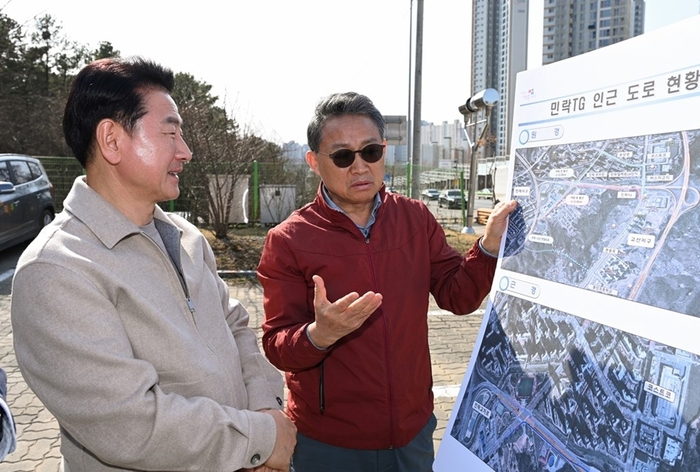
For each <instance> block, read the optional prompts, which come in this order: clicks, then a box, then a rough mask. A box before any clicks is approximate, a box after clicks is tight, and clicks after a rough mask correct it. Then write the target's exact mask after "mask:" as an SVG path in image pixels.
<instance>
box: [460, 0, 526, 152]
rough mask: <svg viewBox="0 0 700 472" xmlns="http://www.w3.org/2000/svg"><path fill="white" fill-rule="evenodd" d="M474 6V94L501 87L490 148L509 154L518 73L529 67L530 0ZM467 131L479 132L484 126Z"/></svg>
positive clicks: (480, 1) (481, 1) (477, 1)
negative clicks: (491, 146)
mask: <svg viewBox="0 0 700 472" xmlns="http://www.w3.org/2000/svg"><path fill="white" fill-rule="evenodd" d="M472 9H473V11H472V18H473V21H474V24H473V27H472V95H474V94H476V93H478V92H480V91H481V90H484V89H487V88H492V89H496V90H497V91H498V93H499V95H500V99H499V101H498V103H497V105H496V106H495V107H494V109H493V111H492V113H491V120H490V123H489V126H490V134H491V135H493V137H495V140H496V141H495V142H494V143H493V148H490V149H489V150H488V151H487V152H488V155H491V154H493V155H496V156H499V155H507V154H508V153H509V152H510V149H509V143H508V137H509V135H510V132H511V129H512V116H513V99H514V97H513V91H514V90H515V76H516V74H517V73H518V72H520V71H523V70H525V69H526V67H527V35H528V22H527V17H528V0H473V2H472ZM467 132H468V133H470V135H471V136H474V135H475V133H476V136H478V135H479V134H480V132H481V127H480V126H477V127H476V130H474V129H469V130H467ZM489 145H491V143H489Z"/></svg>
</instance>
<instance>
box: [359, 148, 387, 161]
mask: <svg viewBox="0 0 700 472" xmlns="http://www.w3.org/2000/svg"><path fill="white" fill-rule="evenodd" d="M360 154H361V155H362V159H364V160H365V161H367V162H370V163H372V162H377V161H378V160H379V159H381V158H382V154H384V146H382V145H381V144H369V145H367V146H365V147H364V149H363V150H362V151H360Z"/></svg>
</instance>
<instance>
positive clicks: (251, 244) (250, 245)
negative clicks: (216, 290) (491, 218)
mask: <svg viewBox="0 0 700 472" xmlns="http://www.w3.org/2000/svg"><path fill="white" fill-rule="evenodd" d="M266 233H267V229H266V228H260V227H246V228H235V229H230V230H229V232H228V235H229V237H228V239H225V240H221V239H216V238H215V237H214V234H213V233H212V232H211V231H210V230H208V229H202V234H204V236H205V237H206V238H207V240H208V241H209V244H211V247H212V249H213V250H214V254H215V255H216V259H217V267H218V269H219V270H255V269H256V267H257V266H258V261H260V254H261V253H262V249H263V244H264V243H265V234H266ZM445 235H446V236H447V242H448V244H449V245H450V246H452V247H453V248H455V249H456V250H457V251H458V252H460V253H462V254H464V253H466V252H467V251H468V250H469V248H470V247H471V246H472V245H473V244H474V242H475V241H476V240H477V238H478V236H475V235H473V234H462V233H459V232H457V231H453V230H449V229H445Z"/></svg>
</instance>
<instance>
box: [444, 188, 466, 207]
mask: <svg viewBox="0 0 700 472" xmlns="http://www.w3.org/2000/svg"><path fill="white" fill-rule="evenodd" d="M462 198H463V196H462V191H461V190H459V189H453V190H443V191H442V192H440V195H439V196H438V207H440V208H442V207H447V208H462ZM465 204H466V199H465Z"/></svg>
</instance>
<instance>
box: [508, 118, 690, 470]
mask: <svg viewBox="0 0 700 472" xmlns="http://www.w3.org/2000/svg"><path fill="white" fill-rule="evenodd" d="M511 195H512V197H513V198H514V199H516V200H518V202H519V203H520V205H521V206H522V207H523V217H524V220H525V225H524V229H523V230H524V231H526V232H527V234H526V237H525V238H522V239H524V240H525V243H524V247H523V248H522V250H521V251H519V252H516V253H514V254H513V255H512V256H510V257H505V258H504V259H503V262H502V266H501V267H502V268H503V269H506V270H510V271H514V272H520V273H523V274H528V275H531V276H535V277H539V278H542V279H545V280H550V281H553V282H558V283H562V284H566V285H570V286H573V287H578V288H582V289H586V290H591V291H595V292H598V293H603V294H606V295H610V296H614V297H619V298H622V299H626V300H631V301H635V302H639V303H643V304H646V305H651V306H654V307H659V308H663V309H667V310H671V311H675V312H679V313H684V314H688V315H692V316H697V317H700V290H698V287H700V252H699V251H698V240H699V239H700V207H699V206H698V205H699V204H700V130H690V131H679V132H672V133H664V134H655V135H647V136H633V137H627V138H615V139H609V140H603V141H593V142H582V143H572V144H559V145H553V146H543V147H534V148H524V149H518V150H516V151H515V156H514V171H513V187H512V193H511ZM698 470H700V469H698Z"/></svg>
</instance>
